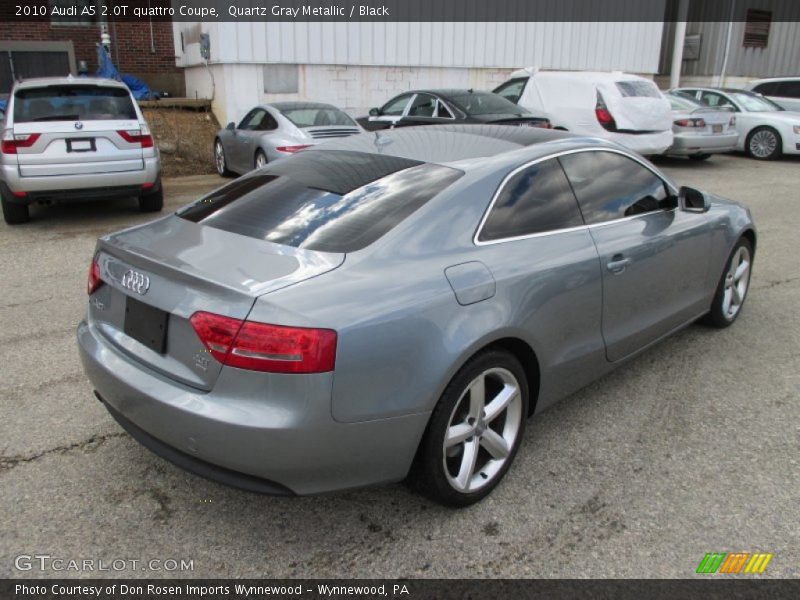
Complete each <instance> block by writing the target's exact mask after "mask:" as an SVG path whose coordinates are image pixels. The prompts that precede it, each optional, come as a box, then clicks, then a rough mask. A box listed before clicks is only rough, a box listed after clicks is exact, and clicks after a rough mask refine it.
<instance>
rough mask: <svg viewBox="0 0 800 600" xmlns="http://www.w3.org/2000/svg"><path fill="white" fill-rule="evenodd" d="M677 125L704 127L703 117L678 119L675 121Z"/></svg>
mask: <svg viewBox="0 0 800 600" xmlns="http://www.w3.org/2000/svg"><path fill="white" fill-rule="evenodd" d="M675 125H677V126H678V127H705V126H706V122H705V120H704V119H678V120H677V121H675Z"/></svg>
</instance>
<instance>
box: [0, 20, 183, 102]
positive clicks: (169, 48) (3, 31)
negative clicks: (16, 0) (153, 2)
mask: <svg viewBox="0 0 800 600" xmlns="http://www.w3.org/2000/svg"><path fill="white" fill-rule="evenodd" d="M108 32H109V34H110V35H111V48H110V53H111V58H112V60H113V61H114V63H115V64H116V65H117V68H118V69H119V70H120V71H121V72H122V73H130V74H131V75H135V76H136V77H140V78H141V79H143V80H144V81H146V82H148V83H151V81H153V83H151V85H154V83H155V82H159V83H161V84H162V85H160V86H157V87H156V89H164V83H168V84H169V85H170V86H171V87H173V88H174V90H169V91H170V93H172V94H173V95H183V87H184V84H183V75H182V70H181V69H180V68H179V67H177V66H175V46H174V44H173V40H172V23H171V22H155V21H154V22H153V48H154V50H155V52H151V40H150V26H149V24H148V23H146V22H117V23H116V26H115V25H114V24H113V23H109V24H108ZM2 41H29V42H34V41H53V42H55V41H71V42H72V45H73V48H74V50H75V62H76V64H77V63H78V62H79V61H81V60H85V61H86V62H87V63H88V65H89V72H90V73H93V72H94V71H96V70H97V50H96V46H95V44H96V43H97V42H99V41H100V26H99V25H94V26H89V27H64V26H60V25H55V26H54V25H51V24H50V23H49V22H47V21H28V22H22V23H19V22H15V23H9V22H4V23H3V22H0V42H2ZM154 87H155V86H154Z"/></svg>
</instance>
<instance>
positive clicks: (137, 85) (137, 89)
mask: <svg viewBox="0 0 800 600" xmlns="http://www.w3.org/2000/svg"><path fill="white" fill-rule="evenodd" d="M97 65H98V67H97V76H98V77H105V78H107V79H116V80H117V81H121V82H122V83H124V84H125V85H127V86H128V88H129V89H130V90H131V93H132V94H133V97H134V98H136V99H137V100H158V98H159V95H158V94H157V93H156V92H153V91H152V90H151V89H150V86H148V85H147V84H146V83H145V82H144V81H142V80H141V79H138V78H137V77H134V76H133V75H121V74H120V72H119V70H118V69H117V67H116V66H114V63H113V62H112V60H111V57H110V56H109V55H108V51H107V50H106V49H105V48H104V47H103V46H102V45H101V44H98V45H97Z"/></svg>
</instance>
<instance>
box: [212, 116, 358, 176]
mask: <svg viewBox="0 0 800 600" xmlns="http://www.w3.org/2000/svg"><path fill="white" fill-rule="evenodd" d="M361 132H362V129H361V127H360V126H359V125H358V123H356V122H355V121H354V120H353V119H352V118H350V116H348V115H347V113H345V112H344V111H342V110H340V109H338V108H336V107H335V106H332V105H330V104H322V103H319V102H273V103H272V104H261V105H259V106H256V107H254V108H253V109H252V110H250V111H249V112H248V113H247V114H246V115H245V116H244V118H243V119H242V120H241V121H240V122H239V124H238V125H237V124H236V123H234V122H233V121H231V122H230V123H228V125H227V126H226V127H225V128H224V129H220V130H219V131H218V132H217V135H216V137H215V138H214V163H215V165H216V167H217V172H218V173H219V174H220V175H222V176H230V175H234V174H239V175H241V174H244V173H247V172H248V171H251V170H253V169H258V168H261V167H263V166H264V165H266V164H267V163H269V162H272V161H274V160H277V159H279V158H282V157H285V156H289V155H291V154H294V153H295V152H298V151H300V150H303V149H305V148H308V147H309V146H313V145H314V144H318V143H320V142H324V141H325V140H329V139H333V138H340V137H348V136H351V135H356V134H359V133H361Z"/></svg>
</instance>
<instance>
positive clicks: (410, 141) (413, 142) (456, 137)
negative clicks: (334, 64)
mask: <svg viewBox="0 0 800 600" xmlns="http://www.w3.org/2000/svg"><path fill="white" fill-rule="evenodd" d="M597 145H607V146H609V147H613V148H617V147H618V146H617V145H616V144H612V143H608V142H603V141H601V140H597V139H594V138H586V137H580V136H577V135H575V134H572V133H568V132H565V131H557V130H552V129H542V128H538V127H516V126H512V125H491V124H489V125H426V126H419V127H401V128H397V129H391V130H388V131H376V132H371V133H361V134H359V135H354V136H350V137H347V138H341V139H337V140H330V141H327V142H325V143H324V144H321V145H319V146H315V147H313V148H311V149H309V150H308V151H310V152H316V151H324V150H349V151H352V152H361V153H367V154H383V155H389V156H396V157H399V158H407V159H411V160H418V161H421V162H429V163H437V164H445V165H446V164H451V163H458V167H459V168H462V169H464V168H467V169H468V168H470V167H471V166H479V165H482V164H484V163H485V159H486V158H487V157H491V156H498V155H501V154H505V153H510V152H513V151H515V150H520V149H522V148H525V147H537V148H539V149H540V150H541V152H539V153H533V154H536V155H537V156H539V155H541V156H546V155H548V154H551V153H552V152H555V151H556V150H558V151H561V150H570V149H575V148H585V147H587V146H597ZM555 146H557V148H556V147H555ZM537 156H530V155H528V156H527V159H528V160H530V159H533V158H536V157H537Z"/></svg>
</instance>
